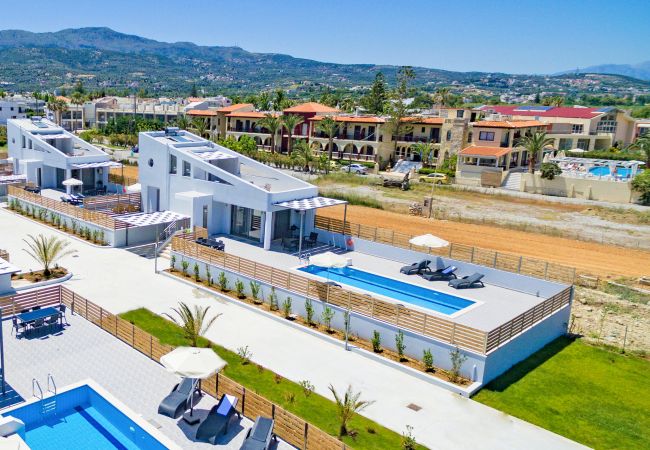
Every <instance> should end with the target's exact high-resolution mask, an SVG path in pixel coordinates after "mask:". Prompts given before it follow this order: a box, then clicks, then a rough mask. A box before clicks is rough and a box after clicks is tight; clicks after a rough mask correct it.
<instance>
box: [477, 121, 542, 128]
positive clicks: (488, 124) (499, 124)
mask: <svg viewBox="0 0 650 450" xmlns="http://www.w3.org/2000/svg"><path fill="white" fill-rule="evenodd" d="M472 125H474V127H478V128H483V127H485V128H528V127H545V126H546V124H545V123H544V122H540V121H539V120H482V121H480V122H474V123H473V124H472Z"/></svg>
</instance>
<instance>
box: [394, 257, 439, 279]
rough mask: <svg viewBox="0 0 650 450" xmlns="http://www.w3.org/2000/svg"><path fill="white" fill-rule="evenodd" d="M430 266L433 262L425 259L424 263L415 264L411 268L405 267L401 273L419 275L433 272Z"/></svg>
mask: <svg viewBox="0 0 650 450" xmlns="http://www.w3.org/2000/svg"><path fill="white" fill-rule="evenodd" d="M429 264H431V260H429V259H423V260H422V261H420V262H416V263H413V264H411V265H410V266H404V267H402V268H401V269H400V270H399V271H400V272H401V273H403V274H406V275H419V274H421V273H424V272H430V271H431V269H430V268H429Z"/></svg>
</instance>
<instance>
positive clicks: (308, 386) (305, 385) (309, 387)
mask: <svg viewBox="0 0 650 450" xmlns="http://www.w3.org/2000/svg"><path fill="white" fill-rule="evenodd" d="M298 385H299V386H300V387H301V388H302V392H303V393H304V394H305V397H309V396H310V395H311V394H312V393H313V392H314V385H313V384H312V383H311V382H310V381H309V380H302V381H299V382H298Z"/></svg>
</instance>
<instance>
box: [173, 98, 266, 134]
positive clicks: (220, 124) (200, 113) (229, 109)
mask: <svg viewBox="0 0 650 450" xmlns="http://www.w3.org/2000/svg"><path fill="white" fill-rule="evenodd" d="M253 109H255V107H254V106H253V104H252V103H236V104H234V105H228V106H223V107H220V108H216V109H214V108H210V109H189V110H187V111H186V113H185V114H186V115H187V117H188V119H190V120H193V119H196V118H199V119H203V120H206V121H207V125H208V130H209V132H210V136H211V137H212V138H214V139H225V138H226V137H227V133H226V132H227V130H228V118H227V115H228V114H230V113H233V112H246V111H253Z"/></svg>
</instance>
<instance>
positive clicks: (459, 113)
mask: <svg viewBox="0 0 650 450" xmlns="http://www.w3.org/2000/svg"><path fill="white" fill-rule="evenodd" d="M464 116H465V110H464V109H459V110H457V111H456V117H457V118H458V119H462V118H463V117H464Z"/></svg>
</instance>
